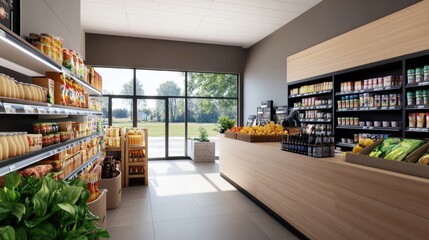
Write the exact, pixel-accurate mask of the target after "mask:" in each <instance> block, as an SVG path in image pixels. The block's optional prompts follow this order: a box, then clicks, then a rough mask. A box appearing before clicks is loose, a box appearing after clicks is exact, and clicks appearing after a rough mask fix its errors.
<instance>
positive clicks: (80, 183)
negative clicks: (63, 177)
mask: <svg viewBox="0 0 429 240" xmlns="http://www.w3.org/2000/svg"><path fill="white" fill-rule="evenodd" d="M69 185H70V186H75V187H82V188H86V187H87V184H86V182H85V181H82V180H80V179H79V178H76V179H73V180H71V181H70V182H69Z"/></svg>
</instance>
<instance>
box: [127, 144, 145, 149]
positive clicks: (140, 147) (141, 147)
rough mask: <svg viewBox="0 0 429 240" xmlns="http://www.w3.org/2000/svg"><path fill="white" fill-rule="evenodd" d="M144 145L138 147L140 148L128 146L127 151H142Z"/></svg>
mask: <svg viewBox="0 0 429 240" xmlns="http://www.w3.org/2000/svg"><path fill="white" fill-rule="evenodd" d="M144 148H145V145H140V146H129V147H128V150H144Z"/></svg>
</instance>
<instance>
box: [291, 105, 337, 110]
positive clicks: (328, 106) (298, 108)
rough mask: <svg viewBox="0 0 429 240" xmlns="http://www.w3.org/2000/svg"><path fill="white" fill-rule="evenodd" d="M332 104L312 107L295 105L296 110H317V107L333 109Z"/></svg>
mask: <svg viewBox="0 0 429 240" xmlns="http://www.w3.org/2000/svg"><path fill="white" fill-rule="evenodd" d="M331 108H332V105H323V106H311V107H294V108H292V109H295V110H316V109H331Z"/></svg>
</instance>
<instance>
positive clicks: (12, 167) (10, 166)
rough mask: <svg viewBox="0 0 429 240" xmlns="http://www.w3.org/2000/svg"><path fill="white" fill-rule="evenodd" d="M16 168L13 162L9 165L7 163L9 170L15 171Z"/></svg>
mask: <svg viewBox="0 0 429 240" xmlns="http://www.w3.org/2000/svg"><path fill="white" fill-rule="evenodd" d="M15 170H16V166H15V164H11V165H9V171H10V172H13V171H15Z"/></svg>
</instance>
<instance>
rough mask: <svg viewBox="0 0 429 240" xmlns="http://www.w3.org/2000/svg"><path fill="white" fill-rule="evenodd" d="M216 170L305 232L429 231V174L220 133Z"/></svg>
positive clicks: (315, 235)
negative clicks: (287, 149)
mask: <svg viewBox="0 0 429 240" xmlns="http://www.w3.org/2000/svg"><path fill="white" fill-rule="evenodd" d="M220 172H221V173H222V174H224V175H225V176H227V177H228V178H230V179H231V180H233V181H234V182H236V183H237V184H238V185H240V186H241V187H243V188H244V189H245V190H247V191H248V192H250V193H251V194H252V195H253V196H254V197H256V198H257V199H258V200H260V201H261V202H263V203H264V204H265V205H267V206H268V207H269V208H271V209H272V210H273V211H274V212H276V213H277V214H278V215H280V216H281V217H282V218H284V219H285V220H286V221H288V222H289V223H290V224H291V225H293V226H294V227H295V228H297V229H298V230H299V231H301V232H302V233H304V234H305V235H306V236H308V237H309V238H311V239H329V240H331V239H359V240H361V239H389V240H392V239H427V236H429V228H428V227H427V226H429V225H428V224H429V208H428V207H429V204H428V201H429V190H428V189H429V179H423V178H418V177H413V176H407V175H404V174H399V173H394V172H389V171H384V170H379V169H374V168H370V167H365V166H359V165H356V164H350V163H346V162H344V160H343V159H342V157H336V158H327V159H316V158H310V157H307V156H302V155H297V154H293V153H288V152H283V151H281V150H280V146H279V144H278V143H247V142H242V141H237V140H232V139H227V138H223V137H221V138H220Z"/></svg>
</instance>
